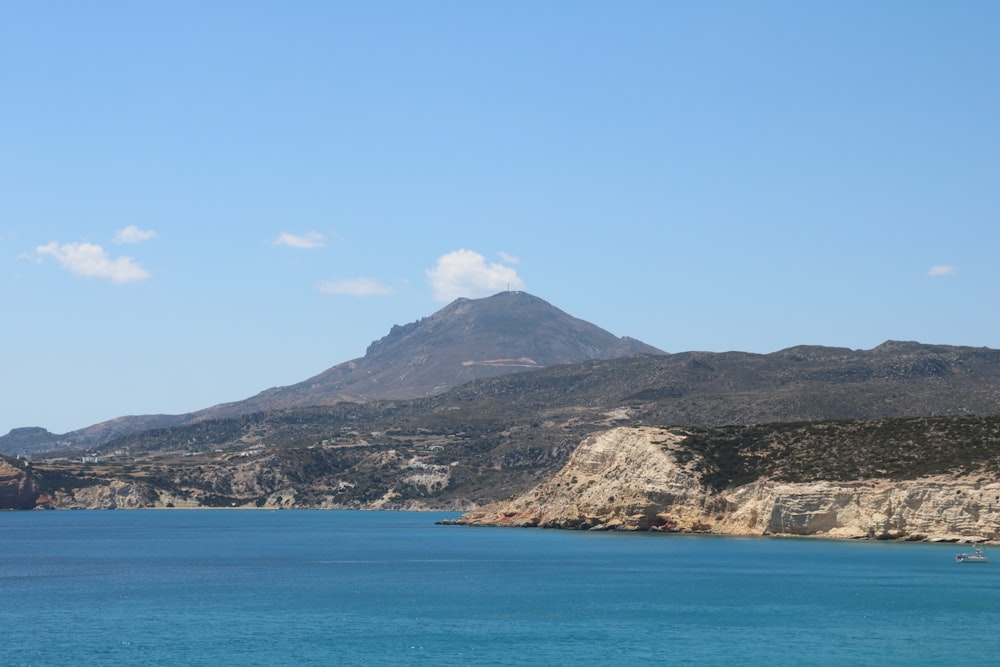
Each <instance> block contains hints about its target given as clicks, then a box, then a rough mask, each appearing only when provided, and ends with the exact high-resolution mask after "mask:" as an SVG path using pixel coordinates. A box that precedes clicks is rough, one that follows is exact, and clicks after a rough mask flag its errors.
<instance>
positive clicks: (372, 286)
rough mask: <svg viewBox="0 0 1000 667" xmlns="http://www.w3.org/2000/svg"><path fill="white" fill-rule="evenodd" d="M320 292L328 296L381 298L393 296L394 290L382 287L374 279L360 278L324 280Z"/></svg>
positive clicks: (320, 285)
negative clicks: (343, 295)
mask: <svg viewBox="0 0 1000 667" xmlns="http://www.w3.org/2000/svg"><path fill="white" fill-rule="evenodd" d="M319 291H320V292H326V293H327V294H347V295H350V296H381V295H385V294H392V288H390V287H386V286H385V285H382V284H381V283H379V282H378V281H377V280H374V279H372V278H365V277H358V278H348V279H347V280H324V281H323V282H321V283H320V284H319Z"/></svg>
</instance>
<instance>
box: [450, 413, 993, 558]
mask: <svg viewBox="0 0 1000 667" xmlns="http://www.w3.org/2000/svg"><path fill="white" fill-rule="evenodd" d="M684 435H685V434H683V433H682V432H680V431H679V430H671V429H661V428H618V429H614V430H611V431H607V432H604V433H601V434H599V435H594V436H591V437H589V438H587V439H586V440H584V441H583V442H582V443H581V444H580V446H579V447H578V448H577V450H576V451H575V452H574V453H573V455H572V456H571V457H570V459H569V461H568V463H567V464H566V466H565V467H564V468H563V469H562V470H561V471H559V472H558V473H557V474H556V475H554V476H553V477H552V478H551V479H549V480H547V481H546V482H544V483H542V484H540V485H538V486H537V487H535V488H534V489H532V490H531V491H529V492H527V493H525V494H524V495H522V496H520V497H518V498H515V499H513V500H510V501H505V502H499V503H493V504H491V505H487V506H485V507H483V508H481V509H479V510H475V511H473V512H469V513H466V514H465V515H463V516H462V517H461V518H459V519H458V520H457V521H456V523H459V524H463V525H491V526H498V525H500V526H503V525H507V526H540V527H557V528H578V529H612V530H614V529H617V530H661V531H678V532H703V533H718V534H728V535H816V536H826V537H837V538H870V539H909V540H931V541H959V540H963V539H976V540H986V541H989V540H996V539H998V538H1000V480H997V479H995V478H990V477H986V476H965V477H948V476H935V477H926V478H920V479H913V480H905V481H888V480H859V481H856V482H817V483H808V484H792V483H782V482H777V481H773V480H768V479H761V480H757V481H755V482H753V483H750V484H746V485H742V486H736V487H732V488H727V489H724V490H722V491H714V490H713V489H711V488H710V487H709V486H708V485H706V484H705V483H703V481H702V479H701V476H700V473H699V472H698V470H699V459H698V458H694V459H691V458H689V457H688V456H683V457H678V456H677V454H678V453H679V452H680V449H679V443H681V442H682V441H683V439H684ZM680 460H686V461H687V462H686V463H684V464H681V463H680V462H679V461H680Z"/></svg>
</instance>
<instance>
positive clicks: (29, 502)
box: [0, 459, 49, 510]
mask: <svg viewBox="0 0 1000 667" xmlns="http://www.w3.org/2000/svg"><path fill="white" fill-rule="evenodd" d="M48 503H49V498H48V496H46V495H44V494H43V493H42V492H41V491H40V490H39V486H38V482H37V481H36V480H35V478H34V477H33V476H32V475H31V474H30V473H29V472H28V471H27V470H26V469H24V468H20V467H18V466H16V465H14V464H12V463H10V462H8V461H7V460H6V459H0V509H5V510H25V509H34V508H36V507H45V506H47V505H48Z"/></svg>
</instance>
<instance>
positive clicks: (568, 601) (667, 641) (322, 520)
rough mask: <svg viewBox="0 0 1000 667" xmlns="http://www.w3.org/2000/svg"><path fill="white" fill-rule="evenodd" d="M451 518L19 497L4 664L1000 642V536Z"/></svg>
mask: <svg viewBox="0 0 1000 667" xmlns="http://www.w3.org/2000/svg"><path fill="white" fill-rule="evenodd" d="M448 516H454V515H453V514H451V515H446V514H431V513H398V512H321V511H282V512H267V511H225V510H220V511H206V510H198V511H185V510H170V511H114V512H100V511H93V512H20V513H17V512H6V513H0V535H2V538H0V539H2V542H0V544H2V547H3V559H2V563H0V586H2V589H3V591H4V600H5V602H4V604H3V605H2V606H0V607H2V608H0V627H2V628H4V641H3V642H2V643H0V656H2V657H0V665H36V666H42V665H171V666H175V665H244V666H247V665H338V664H348V665H349V664H372V665H388V664H404V665H515V664H517V665H581V664H607V665H619V664H621V665H630V664H635V665H638V664H665V665H673V664H677V665H686V664H698V665H731V664H740V665H935V664H941V665H944V664H948V665H961V664H996V663H997V661H998V660H1000V638H998V629H1000V569H998V568H1000V553H998V554H997V557H996V558H995V562H993V563H989V564H986V565H971V564H969V565H961V564H956V563H954V562H953V557H954V554H955V553H956V552H957V551H959V550H960V549H959V548H958V547H955V546H945V545H926V544H895V543H871V542H836V541H825V540H802V539H799V540H794V539H764V538H760V539H738V538H719V537H691V536H677V535H658V534H657V535H651V534H625V533H590V532H572V531H549V530H538V529H493V528H468V527H458V526H438V525H435V523H434V522H435V521H436V520H438V519H440V518H443V517H448Z"/></svg>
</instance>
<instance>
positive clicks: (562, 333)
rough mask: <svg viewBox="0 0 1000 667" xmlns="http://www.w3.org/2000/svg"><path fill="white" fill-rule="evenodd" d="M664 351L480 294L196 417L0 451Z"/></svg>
mask: <svg viewBox="0 0 1000 667" xmlns="http://www.w3.org/2000/svg"><path fill="white" fill-rule="evenodd" d="M662 353H663V352H662V351H661V350H658V349H656V348H654V347H652V346H650V345H646V344H645V343H642V342H640V341H637V340H635V339H632V338H628V337H621V338H619V337H618V336H615V335H614V334H612V333H610V332H608V331H605V330H604V329H601V328H600V327H598V326H596V325H594V324H590V323H589V322H585V321H583V320H580V319H577V318H575V317H572V316H570V315H568V314H566V313H564V312H563V311H561V310H559V309H558V308H556V307H554V306H552V305H551V304H549V303H547V302H546V301H544V300H542V299H540V298H538V297H535V296H532V295H530V294H527V293H525V292H501V293H499V294H495V295H493V296H491V297H487V298H483V299H457V300H456V301H454V302H452V303H451V304H449V305H448V306H446V307H444V308H442V309H441V310H439V311H438V312H436V313H434V314H433V315H431V316H429V317H425V318H423V319H421V320H418V321H416V322H412V323H410V324H406V325H403V326H399V325H397V326H394V327H392V329H391V330H390V331H389V333H388V335H386V336H385V337H383V338H381V339H379V340H377V341H375V342H373V343H372V344H371V345H370V346H369V347H368V350H367V351H366V353H365V356H364V357H361V358H359V359H354V360H351V361H347V362H344V363H341V364H338V365H336V366H334V367H332V368H330V369H327V370H326V371H323V372H322V373H320V374H318V375H316V376H314V377H311V378H309V379H307V380H305V381H303V382H300V383H298V384H294V385H291V386H287V387H275V388H272V389H268V390H266V391H263V392H261V393H259V394H257V395H256V396H253V397H251V398H248V399H246V400H243V401H237V402H233V403H225V404H221V405H216V406H213V407H210V408H206V409H204V410H199V411H197V412H193V413H188V414H183V415H139V416H125V417H119V418H117V419H112V420H109V421H106V422H101V423H100V424H95V425H93V426H89V427H87V428H84V429H80V430H77V431H73V432H70V433H66V434H62V435H57V434H54V433H50V432H49V431H47V430H45V429H44V428H40V427H31V428H21V429H14V430H12V431H11V432H10V433H9V434H7V435H5V436H3V437H0V453H9V454H31V453H35V452H41V451H47V450H53V449H85V448H90V447H96V446H99V445H101V444H103V443H106V442H108V441H110V440H113V439H114V438H118V437H121V436H124V435H127V434H129V433H135V432H138V431H144V430H148V429H162V428H171V427H179V426H183V425H185V424H192V423H196V422H199V421H203V420H206V419H217V418H221V417H238V416H240V415H244V414H250V413H255V412H262V411H263V412H267V411H273V410H280V409H287V408H293V407H306V406H316V405H333V404H335V403H338V402H342V401H351V402H366V401H371V400H380V399H407V398H419V397H426V396H432V395H434V394H438V393H441V392H444V391H447V390H448V389H451V388H452V387H456V386H458V385H461V384H464V383H466V382H469V381H472V380H476V379H480V378H489V377H496V376H499V375H506V374H510V373H519V372H524V371H532V370H539V369H542V368H547V367H550V366H555V365H562V364H574V363H579V362H581V361H587V360H591V359H614V358H619V357H624V356H629V355H633V354H662Z"/></svg>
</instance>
